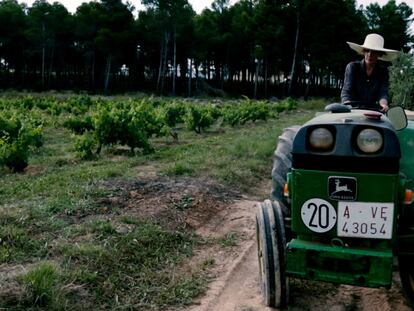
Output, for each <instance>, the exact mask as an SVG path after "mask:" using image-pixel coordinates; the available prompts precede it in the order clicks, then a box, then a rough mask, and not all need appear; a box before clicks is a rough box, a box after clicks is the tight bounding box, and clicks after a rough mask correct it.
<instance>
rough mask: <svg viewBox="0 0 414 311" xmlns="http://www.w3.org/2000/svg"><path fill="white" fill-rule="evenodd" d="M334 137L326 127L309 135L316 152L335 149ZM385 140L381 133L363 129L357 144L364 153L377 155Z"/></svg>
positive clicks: (357, 138) (358, 136)
mask: <svg viewBox="0 0 414 311" xmlns="http://www.w3.org/2000/svg"><path fill="white" fill-rule="evenodd" d="M334 141H335V139H334V136H333V134H332V132H331V131H330V130H329V129H327V128H324V127H318V128H316V129H314V130H312V132H311V133H310V135H309V144H310V146H311V147H312V148H313V149H315V150H320V151H328V150H331V149H332V148H333V145H334ZM383 142H384V141H383V138H382V135H381V133H380V132H379V131H377V130H374V129H369V128H368V129H363V130H362V131H360V132H359V133H358V135H357V137H356V144H357V146H358V148H359V150H360V151H362V152H364V153H376V152H378V151H379V150H380V149H381V148H382V145H383Z"/></svg>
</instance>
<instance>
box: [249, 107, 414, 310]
mask: <svg viewBox="0 0 414 311" xmlns="http://www.w3.org/2000/svg"><path fill="white" fill-rule="evenodd" d="M325 110H326V111H325V112H324V113H320V114H318V115H316V117H315V118H313V119H312V120H310V121H308V122H307V123H306V124H304V125H303V126H292V127H289V128H286V129H285V130H284V132H283V133H282V134H281V136H279V142H278V145H277V148H276V150H275V154H274V162H273V170H272V198H271V200H266V201H264V202H262V203H260V204H258V205H257V206H256V237H257V246H258V248H257V249H258V259H259V272H260V279H261V287H262V294H263V297H264V302H265V304H266V305H267V306H269V307H277V308H283V307H286V305H287V304H288V301H289V282H288V279H289V278H291V277H292V278H303V279H309V280H318V281H325V282H334V283H340V284H350V285H356V286H364V287H385V288H389V287H390V286H391V283H392V272H393V265H395V264H394V258H397V259H398V267H399V271H400V276H401V281H402V285H403V288H404V291H405V294H406V296H407V298H408V299H409V301H410V302H411V303H413V301H414V204H413V191H412V189H413V187H414V183H413V180H414V161H413V155H414V122H413V121H407V116H406V114H405V112H404V110H403V109H402V108H401V107H393V108H391V109H390V110H389V111H388V112H387V114H386V115H384V114H382V113H380V112H378V111H372V110H367V109H363V108H357V107H350V106H347V105H343V104H330V105H328V106H327V107H326V108H325Z"/></svg>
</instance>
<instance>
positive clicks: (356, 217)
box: [337, 201, 394, 239]
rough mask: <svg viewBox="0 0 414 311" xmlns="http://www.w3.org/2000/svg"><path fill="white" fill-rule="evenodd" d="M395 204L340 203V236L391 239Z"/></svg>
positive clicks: (338, 224) (338, 225)
mask: <svg viewBox="0 0 414 311" xmlns="http://www.w3.org/2000/svg"><path fill="white" fill-rule="evenodd" d="M393 216H394V203H369V202H343V201H340V202H338V223H337V228H338V236H345V237H355V238H371V239H391V236H392V225H393V219H394V217H393Z"/></svg>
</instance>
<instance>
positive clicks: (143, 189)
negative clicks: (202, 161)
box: [115, 177, 411, 311]
mask: <svg viewBox="0 0 414 311" xmlns="http://www.w3.org/2000/svg"><path fill="white" fill-rule="evenodd" d="M122 188H123V189H125V190H124V191H123V192H124V194H126V196H120V197H118V198H117V199H116V200H115V201H116V204H117V205H118V204H119V203H120V202H119V200H121V201H122V200H124V206H125V207H126V208H127V209H129V210H130V211H129V212H130V213H140V214H141V216H145V217H152V218H154V219H158V220H159V221H166V222H169V225H170V226H173V227H174V226H176V227H177V226H178V227H182V226H187V227H188V228H191V229H193V230H195V232H197V234H199V235H201V236H203V237H205V238H208V239H220V238H223V237H225V236H226V235H229V234H231V235H233V236H235V237H236V239H235V244H234V245H230V246H228V245H227V246H225V245H220V244H219V243H217V244H215V245H212V244H206V245H205V246H204V247H200V248H198V249H197V250H196V254H195V256H194V257H192V258H191V260H190V261H189V262H187V263H186V264H185V266H186V269H192V268H194V267H195V266H198V265H199V264H200V263H201V262H205V261H206V260H207V261H208V260H209V261H211V262H212V263H213V264H212V266H211V267H209V268H208V269H207V271H206V273H208V275H209V277H210V278H211V282H210V283H209V286H208V289H207V291H206V293H205V294H204V295H203V296H202V297H199V298H198V299H196V301H195V302H194V305H192V306H189V307H187V308H185V309H180V310H181V311H216V310H217V311H258V310H272V309H271V308H267V307H265V306H264V305H263V303H262V297H261V293H260V285H259V274H258V264H257V255H256V241H255V224H254V217H255V207H254V205H255V204H256V203H257V201H255V200H254V199H249V198H246V197H243V196H242V195H240V194H239V193H237V191H233V190H229V189H226V188H225V187H223V186H221V185H218V184H216V183H214V182H210V181H208V180H202V179H191V178H179V179H174V180H172V179H169V178H164V177H162V178H159V177H156V178H154V179H152V180H147V181H140V182H138V183H135V184H127V185H123V187H122ZM122 197H123V199H122ZM190 198H191V199H190ZM133 202H135V203H133ZM138 203H139V205H140V208H139V209H137V208H136V206H134V204H138ZM171 206H173V207H175V208H173V209H171ZM166 222H165V223H164V224H166ZM397 270H398V269H397V268H396V271H395V272H394V275H393V280H394V282H393V286H392V288H390V289H384V288H379V289H371V288H362V287H356V286H348V285H336V284H330V283H322V282H315V281H306V280H299V279H291V280H290V303H289V307H288V308H287V310H291V311H299V310H334V311H354V310H355V311H356V310H368V311H371V310H372V311H378V310H380V311H388V310H390V311H391V310H392V311H394V310H397V311H408V310H411V308H410V307H409V305H408V303H407V301H406V299H405V297H404V295H403V293H402V288H401V282H400V279H399V275H398V271H397ZM171 310H177V309H176V308H171Z"/></svg>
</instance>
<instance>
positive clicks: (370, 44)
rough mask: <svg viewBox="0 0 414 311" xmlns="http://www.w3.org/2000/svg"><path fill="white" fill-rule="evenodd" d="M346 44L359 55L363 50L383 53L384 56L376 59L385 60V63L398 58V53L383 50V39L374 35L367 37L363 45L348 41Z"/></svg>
mask: <svg viewBox="0 0 414 311" xmlns="http://www.w3.org/2000/svg"><path fill="white" fill-rule="evenodd" d="M346 43H348V45H349V47H350V48H351V49H353V50H355V51H356V52H357V53H358V54H361V55H364V50H371V51H377V52H383V53H384V54H383V55H381V56H380V57H378V59H381V60H385V61H387V62H390V61H392V60H393V59H395V58H396V57H397V56H398V51H396V50H389V49H384V38H383V37H382V36H380V35H378V34H376V33H371V34H369V35H367V36H366V37H365V41H364V44H363V45H359V44H356V43H353V42H348V41H347V42H346Z"/></svg>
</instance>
